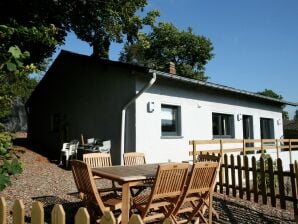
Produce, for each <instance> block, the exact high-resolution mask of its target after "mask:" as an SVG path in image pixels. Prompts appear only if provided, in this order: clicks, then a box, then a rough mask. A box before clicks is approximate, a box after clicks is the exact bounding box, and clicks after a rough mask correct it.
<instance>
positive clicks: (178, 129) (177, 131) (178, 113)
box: [160, 103, 181, 138]
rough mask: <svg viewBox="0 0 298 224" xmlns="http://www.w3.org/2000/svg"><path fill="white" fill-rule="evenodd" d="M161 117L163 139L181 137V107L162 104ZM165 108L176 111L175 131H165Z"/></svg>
mask: <svg viewBox="0 0 298 224" xmlns="http://www.w3.org/2000/svg"><path fill="white" fill-rule="evenodd" d="M160 108H161V109H160V111H161V117H160V130H161V137H162V138H171V137H174V138H175V137H181V106H179V105H173V104H166V103H162V104H161V107H160ZM163 108H167V109H173V111H174V114H175V115H174V117H175V118H176V119H174V121H175V131H163V117H162V113H163Z"/></svg>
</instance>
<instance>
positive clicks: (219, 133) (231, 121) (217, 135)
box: [212, 112, 235, 139]
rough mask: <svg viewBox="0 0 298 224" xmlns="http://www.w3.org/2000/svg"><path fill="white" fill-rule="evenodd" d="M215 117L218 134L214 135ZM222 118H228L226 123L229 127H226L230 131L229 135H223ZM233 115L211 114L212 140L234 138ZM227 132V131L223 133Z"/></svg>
mask: <svg viewBox="0 0 298 224" xmlns="http://www.w3.org/2000/svg"><path fill="white" fill-rule="evenodd" d="M215 116H217V118H218V123H217V126H218V134H214V118H215ZM223 117H228V122H229V125H228V126H227V127H229V128H230V129H231V130H230V134H224V133H223V129H222V123H223V120H222V118H223ZM234 117H235V116H234V114H226V113H218V112H212V136H213V138H214V139H218V138H235V118H234ZM225 132H228V131H225Z"/></svg>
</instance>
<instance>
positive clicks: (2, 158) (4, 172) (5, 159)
mask: <svg viewBox="0 0 298 224" xmlns="http://www.w3.org/2000/svg"><path fill="white" fill-rule="evenodd" d="M13 137H14V135H13V134H12V133H9V132H0V191H2V190H3V189H5V188H6V187H7V186H9V185H10V184H11V181H10V177H11V176H13V175H16V174H20V173H22V171H23V165H22V163H21V162H19V161H18V159H17V157H16V156H15V155H14V154H13V153H12V152H11V149H10V148H11V146H12V139H13Z"/></svg>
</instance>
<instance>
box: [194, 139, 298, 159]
mask: <svg viewBox="0 0 298 224" xmlns="http://www.w3.org/2000/svg"><path fill="white" fill-rule="evenodd" d="M189 144H190V145H192V150H191V151H190V152H189V155H190V156H192V157H193V161H194V162H195V161H196V156H197V155H198V153H199V152H200V151H208V152H209V153H220V152H223V154H224V153H231V152H239V153H242V154H243V155H246V154H248V153H250V152H254V151H260V152H261V153H262V154H263V153H265V152H266V151H271V150H275V151H276V155H277V158H279V153H280V152H281V151H288V152H289V160H290V163H292V162H293V158H292V151H293V150H298V139H215V140H191V141H189Z"/></svg>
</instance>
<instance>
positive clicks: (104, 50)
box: [68, 0, 159, 58]
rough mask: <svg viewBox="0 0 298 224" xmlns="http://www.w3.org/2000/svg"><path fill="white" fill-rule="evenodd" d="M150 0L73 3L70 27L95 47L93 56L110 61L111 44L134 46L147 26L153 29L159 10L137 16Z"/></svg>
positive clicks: (69, 13)
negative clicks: (141, 30)
mask: <svg viewBox="0 0 298 224" xmlns="http://www.w3.org/2000/svg"><path fill="white" fill-rule="evenodd" d="M146 4H147V0H130V1H126V0H113V1H102V0H93V1H70V4H68V7H69V10H68V17H69V26H70V28H71V30H73V31H74V32H75V33H76V35H77V36H78V37H79V38H80V39H81V40H84V41H86V42H88V43H89V44H90V45H91V46H92V47H93V55H95V56H98V55H99V56H101V57H105V58H108V53H109V47H110V43H111V42H113V41H114V42H118V43H122V41H123V40H124V38H126V39H127V41H129V42H132V41H134V40H135V39H136V37H137V34H138V31H139V30H140V29H142V28H143V26H144V25H152V24H153V23H154V21H155V18H156V17H157V16H159V12H158V11H157V10H153V11H150V12H148V13H147V15H146V16H145V17H143V18H142V17H140V16H137V15H135V13H136V12H137V11H138V10H141V11H142V10H143V8H144V7H145V6H146Z"/></svg>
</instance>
